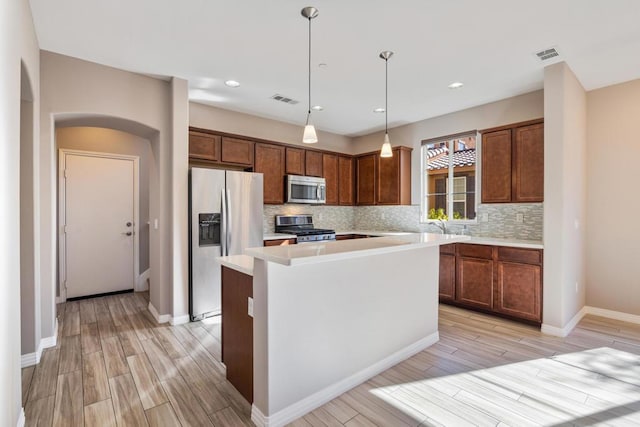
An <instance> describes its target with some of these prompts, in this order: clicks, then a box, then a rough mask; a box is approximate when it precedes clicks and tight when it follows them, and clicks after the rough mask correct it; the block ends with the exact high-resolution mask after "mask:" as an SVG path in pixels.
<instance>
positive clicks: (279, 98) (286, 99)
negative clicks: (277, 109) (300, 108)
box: [271, 93, 300, 105]
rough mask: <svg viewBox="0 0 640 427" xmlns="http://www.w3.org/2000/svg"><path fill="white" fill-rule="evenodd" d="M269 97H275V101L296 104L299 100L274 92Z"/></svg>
mask: <svg viewBox="0 0 640 427" xmlns="http://www.w3.org/2000/svg"><path fill="white" fill-rule="evenodd" d="M271 99H275V100H276V101H280V102H284V103H285V104H291V105H296V104H297V103H298V102H300V101H296V100H295V99H292V98H289V97H288V96H284V95H280V94H277V93H276V94H275V95H273V96H272V97H271Z"/></svg>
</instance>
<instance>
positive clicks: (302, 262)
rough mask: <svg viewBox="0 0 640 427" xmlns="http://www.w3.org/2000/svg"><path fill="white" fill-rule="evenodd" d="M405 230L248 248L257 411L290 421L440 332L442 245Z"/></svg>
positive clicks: (261, 420)
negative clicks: (394, 233)
mask: <svg viewBox="0 0 640 427" xmlns="http://www.w3.org/2000/svg"><path fill="white" fill-rule="evenodd" d="M467 239H468V237H465V236H453V235H440V234H428V233H413V234H406V235H401V236H389V237H376V238H370V239H357V240H345V241H338V242H326V243H308V244H301V245H289V246H274V247H261V248H250V249H246V250H245V253H246V254H247V255H250V256H252V257H254V266H253V316H254V321H253V325H254V341H253V351H254V359H253V370H254V378H253V379H254V388H253V391H254V395H253V409H252V420H253V421H254V422H255V423H256V424H257V425H259V426H260V425H265V426H280V425H284V424H286V423H288V422H290V421H292V420H294V419H296V418H298V417H300V416H302V415H304V414H306V413H307V412H309V411H311V410H313V409H315V408H316V407H318V406H320V405H322V404H324V403H326V402H328V401H329V400H331V399H333V398H335V397H337V396H339V395H340V394H342V393H343V392H345V391H347V390H349V389H351V388H353V387H355V386H356V385H358V384H360V383H362V382H363V381H366V380H367V379H369V378H371V377H373V376H375V375H377V374H378V373H380V372H382V371H384V370H386V369H388V368H390V367H391V366H393V365H395V364H397V363H399V362H400V361H402V360H404V359H406V358H408V357H410V356H412V355H414V354H416V353H418V352H419V351H421V350H423V349H424V348H426V347H428V346H430V345H432V344H434V343H435V342H437V341H438V262H439V246H440V245H443V244H449V243H455V242H462V241H465V240H467Z"/></svg>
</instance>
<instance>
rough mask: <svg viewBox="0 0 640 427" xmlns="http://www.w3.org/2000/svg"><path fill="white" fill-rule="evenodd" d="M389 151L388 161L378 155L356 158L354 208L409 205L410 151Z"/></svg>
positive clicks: (376, 153)
mask: <svg viewBox="0 0 640 427" xmlns="http://www.w3.org/2000/svg"><path fill="white" fill-rule="evenodd" d="M392 150H393V157H389V158H383V157H380V153H379V152H377V151H376V152H374V153H367V154H363V155H360V156H358V157H356V204H358V205H408V204H411V148H408V147H393V149H392Z"/></svg>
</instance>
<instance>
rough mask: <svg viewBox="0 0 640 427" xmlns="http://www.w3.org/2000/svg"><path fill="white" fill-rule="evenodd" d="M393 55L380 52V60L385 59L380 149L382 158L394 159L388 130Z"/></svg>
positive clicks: (389, 52) (387, 52) (386, 51)
mask: <svg viewBox="0 0 640 427" xmlns="http://www.w3.org/2000/svg"><path fill="white" fill-rule="evenodd" d="M392 55H393V52H391V51H388V50H385V51H384V52H380V58H382V59H384V142H383V143H382V149H380V157H393V151H391V143H390V142H389V129H388V120H387V117H388V114H389V108H388V105H387V104H388V101H389V68H388V65H389V58H391V56H392Z"/></svg>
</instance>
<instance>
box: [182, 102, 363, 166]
mask: <svg viewBox="0 0 640 427" xmlns="http://www.w3.org/2000/svg"><path fill="white" fill-rule="evenodd" d="M189 125H190V126H194V127H199V128H203V129H211V130H217V131H220V132H227V133H233V134H237V135H243V136H251V137H254V138H260V139H266V140H268V141H276V142H283V143H287V144H296V145H304V146H305V147H309V148H317V149H320V150H329V151H337V152H339V153H347V154H355V151H354V145H353V143H352V139H351V138H349V137H347V136H342V135H337V134H334V133H329V132H324V131H320V130H319V131H318V142H317V143H316V144H303V143H302V130H303V128H304V125H303V123H302V122H300V125H292V124H290V123H284V122H279V121H276V120H270V119H265V118H262V117H257V116H252V115H250V114H244V113H238V112H235V111H230V110H223V109H221V108H216V107H211V106H209V105H204V104H198V103H195V102H191V103H189Z"/></svg>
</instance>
